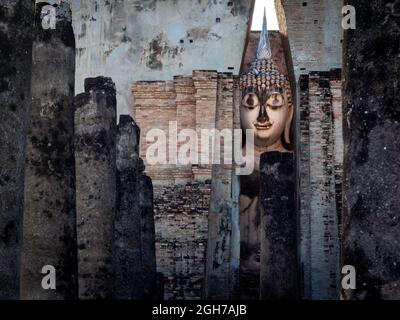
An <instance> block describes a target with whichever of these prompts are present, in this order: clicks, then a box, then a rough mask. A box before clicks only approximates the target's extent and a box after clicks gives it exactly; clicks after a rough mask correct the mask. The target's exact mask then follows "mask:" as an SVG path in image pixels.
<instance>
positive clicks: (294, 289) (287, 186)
mask: <svg viewBox="0 0 400 320" xmlns="http://www.w3.org/2000/svg"><path fill="white" fill-rule="evenodd" d="M260 219H261V228H260V232H261V235H260V242H261V258H260V299H262V300H264V299H273V300H294V299H297V298H298V297H299V292H298V290H299V288H298V273H299V272H298V263H297V259H298V254H297V247H298V245H297V213H296V204H295V183H294V159H293V154H292V153H282V152H266V153H263V154H262V155H261V161H260Z"/></svg>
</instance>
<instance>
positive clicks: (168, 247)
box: [154, 181, 211, 300]
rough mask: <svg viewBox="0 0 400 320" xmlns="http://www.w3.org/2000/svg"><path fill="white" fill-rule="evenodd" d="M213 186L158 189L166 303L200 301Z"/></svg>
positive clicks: (196, 184) (159, 250) (158, 248)
mask: <svg viewBox="0 0 400 320" xmlns="http://www.w3.org/2000/svg"><path fill="white" fill-rule="evenodd" d="M210 192H211V185H210V181H207V182H194V183H187V184H185V185H169V186H155V188H154V211H155V225H156V257H157V269H158V271H161V272H163V275H164V286H165V287H164V288H165V291H164V298H165V299H168V300H170V299H200V297H201V288H202V282H203V276H204V265H205V249H206V244H207V231H208V228H207V216H208V208H209V201H210Z"/></svg>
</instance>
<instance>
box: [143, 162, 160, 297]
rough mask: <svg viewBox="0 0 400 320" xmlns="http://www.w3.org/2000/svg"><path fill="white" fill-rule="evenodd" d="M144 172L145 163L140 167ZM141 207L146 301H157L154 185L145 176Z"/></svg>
mask: <svg viewBox="0 0 400 320" xmlns="http://www.w3.org/2000/svg"><path fill="white" fill-rule="evenodd" d="M139 166H141V167H142V168H139V171H140V172H143V169H144V168H143V162H142V161H141V164H140V165H139ZM139 207H140V213H141V218H142V223H141V227H142V230H141V237H142V261H143V284H144V299H146V300H155V299H156V297H157V279H156V247H155V241H156V238H155V227H154V209H153V183H152V181H151V178H150V177H148V176H146V175H145V174H143V173H142V174H140V176H139Z"/></svg>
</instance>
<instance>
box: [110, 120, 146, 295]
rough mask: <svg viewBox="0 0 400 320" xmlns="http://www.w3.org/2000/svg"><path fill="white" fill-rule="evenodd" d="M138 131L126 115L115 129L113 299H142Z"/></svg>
mask: <svg viewBox="0 0 400 320" xmlns="http://www.w3.org/2000/svg"><path fill="white" fill-rule="evenodd" d="M139 136H140V130H139V127H138V126H137V125H136V123H135V122H134V121H133V119H132V118H131V117H130V116H128V115H122V116H121V117H120V121H119V125H118V132H117V213H116V219H115V245H114V258H115V260H114V264H115V289H114V295H115V298H116V299H135V300H139V299H142V298H143V278H142V250H141V232H140V231H141V225H140V224H141V213H140V210H139V197H138V192H139V188H138V161H139Z"/></svg>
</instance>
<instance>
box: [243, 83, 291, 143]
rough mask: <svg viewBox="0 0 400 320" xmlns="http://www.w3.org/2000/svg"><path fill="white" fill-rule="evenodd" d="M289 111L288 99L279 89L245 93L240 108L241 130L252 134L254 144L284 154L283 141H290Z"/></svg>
mask: <svg viewBox="0 0 400 320" xmlns="http://www.w3.org/2000/svg"><path fill="white" fill-rule="evenodd" d="M291 118H292V108H291V107H289V104H288V97H287V94H286V92H285V91H284V90H282V89H281V88H278V87H276V88H271V89H269V90H263V91H261V94H258V92H257V91H254V92H252V91H247V93H246V94H245V95H244V97H243V99H242V103H241V106H240V120H241V127H242V129H243V130H246V129H251V130H253V132H254V144H255V145H256V146H258V147H266V149H267V150H271V151H273V150H276V151H283V150H284V147H283V144H282V140H283V139H284V141H285V142H287V143H288V142H289V141H288V140H289V130H290V124H291Z"/></svg>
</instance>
